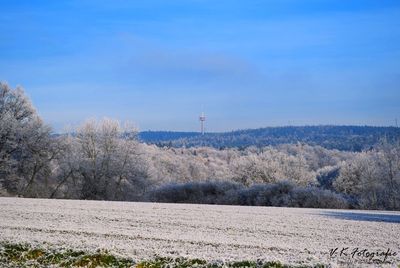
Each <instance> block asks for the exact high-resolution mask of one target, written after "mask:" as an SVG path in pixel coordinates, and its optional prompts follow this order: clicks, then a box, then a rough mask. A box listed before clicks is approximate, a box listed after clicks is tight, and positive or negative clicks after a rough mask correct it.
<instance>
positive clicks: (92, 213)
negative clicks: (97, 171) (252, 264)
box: [0, 198, 400, 267]
mask: <svg viewBox="0 0 400 268" xmlns="http://www.w3.org/2000/svg"><path fill="white" fill-rule="evenodd" d="M0 240H1V241H11V242H28V243H31V244H34V245H36V244H39V245H41V246H45V247H46V246H48V247H68V248H74V249H88V250H95V249H97V248H105V249H109V250H111V251H112V252H113V253H115V254H118V255H123V256H129V257H133V258H134V259H136V260H143V259H149V258H152V257H154V255H158V256H171V255H173V256H186V257H193V258H194V257H196V258H202V259H206V260H256V259H264V260H279V261H281V262H283V263H291V264H295V263H307V264H315V263H323V264H328V263H330V264H333V265H334V266H335V265H336V264H337V263H340V266H343V265H345V263H346V262H349V263H351V264H349V266H355V265H358V266H363V267H364V266H365V265H366V264H367V263H368V258H366V257H365V254H364V256H357V254H355V256H354V258H353V257H352V256H351V251H353V250H354V249H355V248H359V250H360V251H361V250H362V249H367V250H369V251H370V252H375V251H379V252H382V251H383V252H386V251H387V250H388V249H389V250H390V251H391V252H397V255H396V256H388V257H387V260H388V261H389V262H390V264H388V266H394V267H397V264H400V213H399V212H372V211H349V210H347V211H346V210H322V209H298V208H274V207H238V206H216V205H215V206H213V205H187V204H154V203H130V202H103V201H73V200H46V199H20V198H0ZM345 247H349V249H347V250H344V251H343V253H347V254H348V255H347V256H342V257H339V256H338V254H337V253H338V251H340V250H342V248H345ZM335 248H338V251H336V252H335V254H333V256H332V257H330V250H331V249H335ZM364 253H366V252H364ZM361 255H362V254H361ZM379 258H380V259H382V258H383V257H382V256H381V257H379Z"/></svg>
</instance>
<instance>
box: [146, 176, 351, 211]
mask: <svg viewBox="0 0 400 268" xmlns="http://www.w3.org/2000/svg"><path fill="white" fill-rule="evenodd" d="M146 197H147V201H152V202H164V203H192V204H220V205H242V206H278V207H308V208H349V202H348V201H347V199H346V198H345V197H343V196H342V195H340V194H336V193H334V192H331V191H329V190H322V189H318V188H315V187H299V186H296V185H294V184H293V183H290V182H287V181H284V182H278V183H272V184H256V185H253V186H251V187H245V186H243V185H240V184H236V183H232V182H215V181H208V182H189V183H183V184H167V185H163V186H161V187H159V188H156V189H154V190H152V191H150V192H149V193H148V194H147V196H146Z"/></svg>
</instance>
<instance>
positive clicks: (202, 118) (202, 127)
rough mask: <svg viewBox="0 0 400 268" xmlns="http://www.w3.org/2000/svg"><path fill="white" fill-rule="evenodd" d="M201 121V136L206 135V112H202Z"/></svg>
mask: <svg viewBox="0 0 400 268" xmlns="http://www.w3.org/2000/svg"><path fill="white" fill-rule="evenodd" d="M199 120H200V130H201V135H204V121H206V116H205V115H204V112H201V115H200V117H199Z"/></svg>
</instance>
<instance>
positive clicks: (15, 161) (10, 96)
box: [0, 83, 59, 196]
mask: <svg viewBox="0 0 400 268" xmlns="http://www.w3.org/2000/svg"><path fill="white" fill-rule="evenodd" d="M58 153H59V148H58V146H57V143H55V142H54V140H53V139H52V138H51V129H50V128H49V127H48V126H46V125H45V124H44V123H43V122H42V120H41V119H40V117H39V116H38V115H37V113H36V111H35V109H34V108H33V106H32V104H31V102H30V100H29V98H28V97H27V96H26V95H25V93H24V91H23V89H22V88H20V87H17V88H16V89H11V88H10V87H9V86H8V85H7V84H5V83H0V184H1V185H2V187H3V188H5V189H6V190H7V191H8V192H9V193H12V194H19V195H23V196H40V195H41V194H42V191H45V189H46V184H47V183H48V178H49V176H50V174H51V164H52V161H54V160H55V158H56V157H57V155H58ZM42 186H43V187H42Z"/></svg>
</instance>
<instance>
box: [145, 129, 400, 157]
mask: <svg viewBox="0 0 400 268" xmlns="http://www.w3.org/2000/svg"><path fill="white" fill-rule="evenodd" d="M139 138H140V139H141V140H142V141H144V142H147V143H153V144H157V145H159V146H173V147H182V146H185V147H195V146H211V147H215V148H225V147H239V148H243V147H248V146H258V147H261V146H267V145H278V144H285V143H297V142H301V143H307V144H310V145H320V146H322V147H325V148H327V149H338V150H346V151H362V150H367V149H369V148H371V147H373V146H374V145H375V144H376V143H378V142H379V141H380V140H381V139H383V138H386V139H387V140H389V141H391V140H396V139H400V128H396V127H371V126H296V127H295V126H288V127H266V128H259V129H246V130H237V131H232V132H224V133H206V134H205V135H200V134H199V133H198V132H168V131H144V132H141V133H140V134H139Z"/></svg>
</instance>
